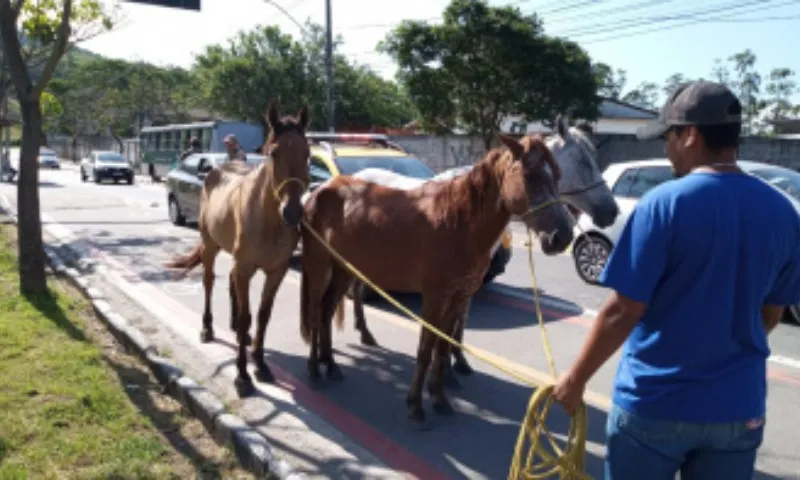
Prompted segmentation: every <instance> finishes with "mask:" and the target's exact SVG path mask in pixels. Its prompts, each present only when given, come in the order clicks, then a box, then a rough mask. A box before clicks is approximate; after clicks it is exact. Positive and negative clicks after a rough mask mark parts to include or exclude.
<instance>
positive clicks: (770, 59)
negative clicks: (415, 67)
mask: <svg viewBox="0 0 800 480" xmlns="http://www.w3.org/2000/svg"><path fill="white" fill-rule="evenodd" d="M104 1H105V0H104ZM275 2H276V3H278V4H279V5H281V6H282V7H284V9H286V10H287V11H288V12H289V13H290V14H291V15H292V16H293V17H294V18H296V19H297V20H298V21H300V22H301V23H302V22H303V21H304V20H305V19H306V18H311V20H312V21H315V22H318V23H320V24H322V23H323V22H324V18H325V16H324V15H325V10H324V8H325V6H324V0H275ZM447 3H448V2H447V1H446V0H403V1H401V2H390V1H381V2H378V1H376V0H342V1H337V0H333V29H334V33H335V34H341V35H343V36H344V39H345V44H344V46H343V47H342V50H341V51H342V52H343V53H345V54H347V55H348V56H349V57H351V58H352V59H354V60H357V61H358V62H360V63H365V64H368V65H370V66H371V67H372V68H373V69H374V70H375V71H376V72H378V73H380V74H381V75H383V76H385V77H387V78H393V76H394V72H395V67H394V65H393V63H392V62H391V60H390V59H389V58H388V57H385V56H382V55H380V54H377V53H375V52H374V48H375V45H376V43H377V42H378V41H379V40H381V39H382V38H383V37H384V36H385V35H386V33H387V32H388V31H389V30H391V28H392V26H393V25H394V24H396V23H397V22H399V21H400V20H402V19H428V20H431V21H435V20H436V19H437V18H438V17H439V16H440V15H441V12H442V10H443V9H444V7H445V6H446V5H447ZM491 3H492V4H496V5H503V4H506V5H507V4H512V5H516V6H518V7H519V8H520V9H522V10H523V11H524V12H532V11H537V12H539V13H540V16H541V17H542V18H543V20H544V25H545V30H546V32H547V33H548V34H550V35H557V36H564V37H567V38H570V39H571V40H574V41H576V42H578V43H579V44H581V46H583V47H584V48H585V49H586V50H587V51H588V52H589V54H590V55H591V57H592V59H593V60H594V61H601V62H605V63H608V64H610V65H612V66H613V67H615V68H622V69H624V70H626V71H627V73H628V83H627V89H630V88H634V87H635V86H636V85H637V84H639V83H640V82H643V81H653V82H656V83H661V82H663V81H664V79H666V78H667V77H668V76H669V75H671V74H673V73H683V74H684V75H686V76H687V77H690V78H691V77H699V76H706V77H708V75H709V72H710V70H711V68H712V66H713V61H714V59H715V58H723V59H726V58H727V57H728V56H730V55H731V54H734V53H737V52H740V51H742V50H744V49H746V48H750V49H751V50H752V51H753V52H754V53H755V54H756V56H757V62H756V66H757V68H758V70H759V71H760V72H761V73H762V75H763V76H766V75H767V74H768V72H769V70H770V69H772V68H775V67H788V68H792V69H793V70H795V71H796V72H798V74H800V55H797V54H796V51H792V50H795V49H796V46H794V47H793V45H792V43H791V42H790V41H789V39H792V38H794V39H797V38H800V37H798V34H797V30H798V28H800V1H798V0H760V1H757V0H738V1H733V0H705V1H703V2H700V1H692V0H514V1H505V2H500V1H491ZM202 4H203V5H202V8H203V11H202V12H200V13H198V12H187V11H181V10H174V9H168V8H158V7H152V6H148V5H135V4H131V3H127V2H122V3H121V9H122V15H123V22H122V24H121V26H120V27H119V28H117V29H116V30H115V31H113V32H110V33H107V34H104V35H102V36H99V37H97V38H94V39H92V40H89V41H87V42H85V43H84V44H83V45H82V46H83V47H85V48H88V49H89V50H92V51H95V52H98V53H101V54H103V55H107V56H111V57H116V58H125V59H129V60H145V61H149V62H152V63H155V64H158V65H167V64H172V65H180V66H183V67H189V66H191V64H192V61H193V58H194V53H197V52H200V51H202V49H203V47H204V46H205V45H209V44H214V43H219V42H225V41H226V39H227V38H229V37H231V36H233V35H234V34H235V33H236V32H237V31H238V30H240V29H249V28H252V27H254V26H256V25H258V24H276V25H278V26H280V28H281V29H282V30H284V31H285V32H287V33H290V34H292V35H299V34H300V29H299V28H298V27H297V26H296V25H295V24H294V23H293V22H292V20H290V19H289V18H287V17H286V15H284V14H283V13H281V12H280V11H279V10H278V9H276V8H275V7H274V6H273V5H270V4H269V3H268V2H266V1H264V0H202ZM377 5H380V7H377ZM697 19H714V20H717V21H715V22H702V23H695V24H694V25H687V23H688V22H692V21H696V20H697ZM670 26H677V27H675V28H666V27H670ZM655 29H663V30H661V31H653V30H655ZM613 37H619V38H613ZM795 44H796V42H795ZM798 80H799V81H800V77H798ZM794 100H795V101H796V102H800V95H796V96H795V99H794Z"/></svg>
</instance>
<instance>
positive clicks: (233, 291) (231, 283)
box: [228, 270, 253, 343]
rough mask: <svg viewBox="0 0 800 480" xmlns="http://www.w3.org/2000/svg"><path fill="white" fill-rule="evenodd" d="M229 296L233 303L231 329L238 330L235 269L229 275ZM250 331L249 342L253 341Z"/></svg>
mask: <svg viewBox="0 0 800 480" xmlns="http://www.w3.org/2000/svg"><path fill="white" fill-rule="evenodd" d="M228 298H229V300H230V303H231V331H232V332H233V333H236V332H237V329H236V319H237V318H238V317H239V305H238V304H237V302H236V287H234V280H233V270H231V272H230V274H229V275H228ZM252 341H253V339H252V338H251V337H250V332H247V343H252Z"/></svg>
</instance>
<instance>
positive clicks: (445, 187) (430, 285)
mask: <svg viewBox="0 0 800 480" xmlns="http://www.w3.org/2000/svg"><path fill="white" fill-rule="evenodd" d="M500 139H501V141H502V142H503V144H504V145H505V148H496V149H493V150H492V151H490V152H489V153H488V154H487V155H486V156H485V157H484V158H483V159H482V160H481V161H480V162H478V164H476V166H475V167H474V168H473V169H472V171H471V172H470V173H468V174H466V175H463V176H460V177H456V178H455V179H453V180H451V181H442V182H427V183H425V184H423V185H421V186H420V187H418V188H416V189H412V190H398V189H392V188H388V187H384V186H381V185H377V184H374V183H370V182H365V181H363V180H358V179H354V178H351V177H347V176H340V177H336V178H334V179H333V180H331V181H330V182H329V183H327V184H325V185H323V186H321V187H319V189H317V190H316V191H315V192H314V193H313V194H312V195H311V197H310V198H309V199H308V201H307V202H306V217H307V220H306V221H307V222H309V225H310V226H311V227H312V228H313V229H314V230H315V231H316V232H319V234H320V235H322V236H323V238H325V239H326V241H327V242H329V243H330V245H331V246H332V247H333V248H334V249H335V250H336V251H337V252H339V254H340V255H342V256H343V257H344V258H345V259H347V261H349V262H351V263H352V264H353V265H354V266H355V267H356V268H358V269H359V270H361V271H362V272H363V273H364V275H366V276H367V277H368V278H370V279H371V280H372V281H373V282H375V283H376V284H378V285H381V286H382V287H383V288H385V289H386V290H389V291H391V290H398V289H399V288H398V287H402V288H409V287H412V288H413V291H418V292H421V293H422V299H423V309H422V310H423V315H422V316H423V318H425V319H426V320H427V321H428V322H430V323H431V324H433V325H434V326H436V327H437V328H439V329H440V330H441V331H443V332H445V333H446V334H448V335H450V336H452V335H454V334H455V332H456V331H457V329H458V323H459V322H461V321H462V319H463V318H464V313H465V312H464V310H465V309H466V308H467V305H468V302H469V299H470V297H472V295H473V294H474V293H475V292H476V291H477V290H478V288H479V287H480V286H481V283H482V280H483V277H484V274H485V273H486V270H487V269H488V267H489V261H490V250H491V247H492V245H493V244H494V242H495V241H496V240H497V238H498V237H499V235H500V232H501V231H502V229H503V228H504V227H505V225H506V224H507V223H508V221H509V219H510V218H511V215H514V214H516V215H519V216H521V217H522V218H523V219H524V221H525V222H526V224H527V225H528V226H529V227H531V228H532V229H533V230H534V231H535V232H536V233H537V235H538V236H539V239H540V244H541V248H542V250H543V251H545V252H546V253H554V252H560V251H563V250H565V249H566V248H567V246H568V245H569V244H570V242H571V241H572V228H571V224H570V219H569V217H568V216H567V212H566V210H565V209H564V207H563V206H562V205H561V204H559V203H557V193H556V179H555V178H554V175H552V174H551V171H556V170H557V169H558V166H557V164H556V163H555V160H554V159H553V156H552V154H551V152H550V150H548V148H547V147H546V146H545V144H544V143H543V141H542V139H541V138H540V137H538V136H535V137H525V138H523V139H522V140H521V141H517V140H515V139H514V138H511V137H508V136H504V135H501V136H500ZM548 167H549V168H548ZM302 265H303V274H302V281H301V322H302V323H301V334H302V337H303V339H304V340H306V342H309V343H310V344H311V353H310V357H309V360H308V371H309V376H310V377H311V378H312V379H313V380H316V379H318V378H319V377H320V372H319V366H318V363H319V362H323V363H325V364H327V374H328V376H331V377H340V376H341V373H340V371H339V369H338V366H337V365H336V363H335V362H334V359H333V353H332V345H331V318H332V316H333V314H334V313H336V317H337V324H338V325H339V326H341V323H342V317H341V314H342V312H343V310H342V308H341V305H340V302H341V300H342V296H343V295H344V294H345V292H346V291H347V289H348V288H350V285H351V283H352V275H351V274H350V273H349V271H347V270H346V269H345V268H344V267H343V266H342V265H340V264H339V263H338V262H337V261H336V260H335V259H334V258H333V257H332V256H331V255H330V253H329V252H328V250H326V249H325V247H324V246H323V245H322V244H320V243H319V242H318V241H317V240H316V239H315V237H314V236H313V235H312V234H311V232H309V231H308V229H306V228H303V258H302ZM337 306H339V308H338V309H337V308H336V307H337ZM335 310H336V312H335ZM434 347H435V355H434V356H433V367H432V372H431V376H430V380H429V382H428V389H429V390H430V392H431V393H432V394H433V395H434V402H433V406H434V409H435V410H436V411H437V412H440V413H449V412H451V411H452V408H451V406H450V402H449V401H448V399H447V397H446V396H445V393H444V383H443V380H444V377H443V375H444V372H445V366H446V365H447V363H449V362H448V358H449V352H450V344H449V343H447V342H445V341H441V340H438V339H437V338H436V337H435V336H434V334H432V333H431V332H429V331H428V330H427V329H423V331H422V333H421V337H420V343H419V348H418V350H417V367H416V371H415V373H414V377H413V380H412V383H411V387H410V390H409V393H408V399H407V403H408V407H409V419H410V420H411V421H413V422H422V421H424V419H425V412H424V410H423V408H422V385H423V383H424V380H425V376H426V374H427V371H428V366H429V364H430V363H431V356H432V354H433V350H434Z"/></svg>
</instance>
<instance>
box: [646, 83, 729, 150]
mask: <svg viewBox="0 0 800 480" xmlns="http://www.w3.org/2000/svg"><path fill="white" fill-rule="evenodd" d="M731 123H742V104H741V103H740V102H739V99H738V98H736V95H734V94H733V92H731V91H730V89H729V88H728V87H726V86H725V85H722V84H721V83H714V82H706V81H698V82H689V83H685V84H683V85H681V86H680V87H678V88H677V89H676V90H675V92H674V93H673V94H672V95H671V96H670V97H669V98H668V99H667V102H666V103H665V104H664V106H663V107H662V108H661V112H660V113H659V115H658V118H657V119H656V120H654V121H653V122H651V123H649V124H647V125H645V126H643V127H640V128H639V129H638V130H637V131H636V136H637V137H638V138H639V140H653V139H656V138H661V137H663V136H664V134H665V133H667V131H668V130H669V129H670V128H671V127H674V126H679V125H724V124H731Z"/></svg>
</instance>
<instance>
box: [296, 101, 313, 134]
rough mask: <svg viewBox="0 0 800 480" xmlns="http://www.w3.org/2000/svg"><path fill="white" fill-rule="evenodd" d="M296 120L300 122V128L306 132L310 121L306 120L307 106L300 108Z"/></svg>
mask: <svg viewBox="0 0 800 480" xmlns="http://www.w3.org/2000/svg"><path fill="white" fill-rule="evenodd" d="M297 118H298V119H299V120H300V127H301V128H302V129H303V130H307V129H308V124H309V120H310V119H309V118H308V105H303V106H302V108H300V111H299V112H297Z"/></svg>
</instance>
